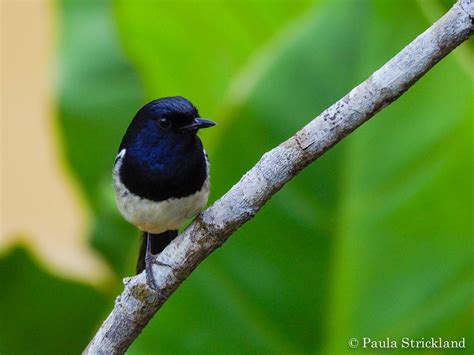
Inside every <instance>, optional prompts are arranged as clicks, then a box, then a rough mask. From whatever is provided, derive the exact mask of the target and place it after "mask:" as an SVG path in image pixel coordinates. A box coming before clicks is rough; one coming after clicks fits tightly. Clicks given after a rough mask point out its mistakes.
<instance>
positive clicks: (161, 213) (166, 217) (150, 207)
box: [113, 149, 209, 233]
mask: <svg viewBox="0 0 474 355" xmlns="http://www.w3.org/2000/svg"><path fill="white" fill-rule="evenodd" d="M125 154H126V150H125V149H122V150H121V151H120V153H119V154H118V155H117V158H116V163H115V166H114V170H113V182H114V188H115V198H116V202H117V207H118V209H119V211H120V213H121V214H122V216H123V217H124V218H125V219H126V220H127V221H128V222H130V223H131V224H133V225H135V226H136V227H137V228H139V229H140V230H142V231H145V232H150V233H162V232H165V231H167V230H175V229H178V228H179V227H180V226H181V224H183V222H184V221H185V220H186V219H187V218H190V217H193V216H195V215H196V214H198V213H199V212H200V211H201V210H202V209H203V208H204V206H205V205H206V203H207V199H208V197H209V162H208V160H207V156H206V166H207V177H206V181H204V184H203V186H202V188H201V190H199V191H197V192H195V193H194V194H192V195H190V196H187V197H182V198H171V199H168V200H166V201H160V202H155V201H151V200H148V199H146V198H141V197H139V196H137V195H135V194H133V193H132V192H130V191H129V190H128V189H127V187H126V186H125V185H124V184H123V183H122V181H121V179H120V174H119V171H120V167H121V166H122V161H123V158H124V157H125Z"/></svg>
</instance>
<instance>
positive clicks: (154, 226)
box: [113, 96, 215, 285]
mask: <svg viewBox="0 0 474 355" xmlns="http://www.w3.org/2000/svg"><path fill="white" fill-rule="evenodd" d="M214 124H215V123H214V122H213V121H210V120H208V119H204V118H201V117H199V113H198V111H197V109H196V107H195V106H194V105H193V104H192V103H191V102H189V101H188V100H186V99H185V98H183V97H179V96H175V97H166V98H161V99H157V100H154V101H152V102H150V103H148V104H146V105H145V106H143V107H142V108H141V109H140V110H139V111H138V112H137V114H136V115H135V117H134V119H133V120H132V122H131V123H130V126H129V127H128V129H127V131H126V133H125V135H124V137H123V139H122V142H121V144H120V147H119V152H118V155H117V157H116V159H115V164H114V170H113V181H114V188H115V194H116V201H117V206H118V209H119V210H120V212H121V214H122V215H123V217H124V218H125V219H126V220H127V221H128V222H130V223H132V224H133V225H135V226H136V227H137V228H139V229H140V230H141V231H142V232H144V237H142V240H143V242H142V246H141V248H140V257H139V262H138V265H137V271H138V272H141V271H142V270H143V267H145V268H146V269H147V275H151V273H149V266H148V264H147V262H146V260H152V259H153V258H151V253H152V254H156V253H159V252H161V251H162V250H163V249H164V248H165V247H166V245H167V244H168V243H169V242H170V241H171V240H172V238H174V236H176V230H177V229H178V228H179V226H180V225H181V224H182V223H183V222H184V220H185V219H187V218H190V217H192V216H194V215H196V214H197V213H199V212H200V211H201V210H202V208H203V207H204V206H205V204H206V203H207V199H208V196H209V162H208V159H207V155H206V152H205V151H204V149H203V146H202V143H201V140H200V139H199V137H198V136H197V132H198V130H199V129H200V128H207V127H211V126H213V125H214ZM145 254H147V255H145ZM148 254H150V255H148ZM153 260H154V259H153ZM150 281H153V280H150ZM152 285H153V282H152Z"/></svg>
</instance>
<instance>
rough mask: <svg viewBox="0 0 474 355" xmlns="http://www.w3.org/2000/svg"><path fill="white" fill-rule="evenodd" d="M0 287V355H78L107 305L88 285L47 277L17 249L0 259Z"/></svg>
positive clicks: (29, 258) (25, 253) (102, 296)
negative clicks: (0, 286) (0, 353)
mask: <svg viewBox="0 0 474 355" xmlns="http://www.w3.org/2000/svg"><path fill="white" fill-rule="evenodd" d="M12 270H14V272H12ZM0 284H1V285H3V286H4V287H2V292H0V315H1V321H0V334H1V336H0V351H1V352H2V354H78V353H80V352H82V350H83V349H84V347H85V346H86V345H87V343H88V340H89V338H90V336H91V332H90V330H91V329H93V327H94V326H95V324H97V322H99V321H101V317H102V313H103V309H104V306H105V305H106V302H107V298H106V297H105V295H103V294H101V293H99V292H98V291H97V290H95V289H93V288H92V287H90V286H86V285H81V284H79V283H76V282H71V281H68V280H64V279H59V278H57V277H53V276H51V275H49V274H48V273H46V272H45V271H44V270H43V269H42V268H41V267H39V266H38V265H37V264H36V262H35V261H33V260H32V259H31V257H30V256H28V254H27V252H26V250H24V249H22V248H16V249H12V250H9V252H8V254H4V255H2V258H0ZM5 286H6V287H5ZM58 296H60V297H58Z"/></svg>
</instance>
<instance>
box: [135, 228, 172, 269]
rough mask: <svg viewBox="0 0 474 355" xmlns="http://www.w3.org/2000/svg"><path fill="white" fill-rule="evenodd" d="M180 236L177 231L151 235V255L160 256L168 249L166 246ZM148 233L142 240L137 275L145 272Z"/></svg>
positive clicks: (144, 233) (144, 234)
mask: <svg viewBox="0 0 474 355" xmlns="http://www.w3.org/2000/svg"><path fill="white" fill-rule="evenodd" d="M177 235H178V231H177V230H171V231H166V232H163V233H160V234H152V233H150V242H151V245H150V247H151V253H152V254H153V255H156V254H159V253H161V252H162V251H163V249H165V248H166V246H167V245H168V244H169V243H171V241H172V240H173V239H174V238H175V237H176V236H177ZM146 243H147V232H143V233H142V237H141V240H140V251H139V254H138V261H137V274H139V273H141V272H142V271H143V270H145V255H146V246H147V244H146Z"/></svg>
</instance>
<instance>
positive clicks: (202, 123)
mask: <svg viewBox="0 0 474 355" xmlns="http://www.w3.org/2000/svg"><path fill="white" fill-rule="evenodd" d="M215 125H216V123H215V122H214V121H211V120H208V119H206V118H201V117H196V118H195V119H194V121H193V123H191V124H189V125H187V126H183V127H181V128H180V129H181V130H189V131H191V130H198V129H199V128H208V127H212V126H215Z"/></svg>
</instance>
